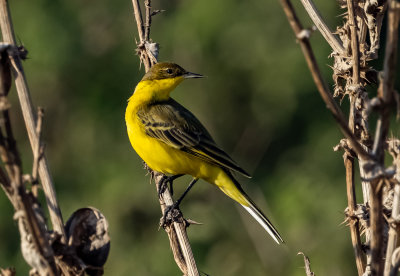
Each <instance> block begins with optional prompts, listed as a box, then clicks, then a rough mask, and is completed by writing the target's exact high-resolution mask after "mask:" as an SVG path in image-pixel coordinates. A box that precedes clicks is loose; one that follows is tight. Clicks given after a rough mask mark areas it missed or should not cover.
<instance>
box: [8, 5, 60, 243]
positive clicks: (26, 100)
mask: <svg viewBox="0 0 400 276" xmlns="http://www.w3.org/2000/svg"><path fill="white" fill-rule="evenodd" d="M0 26H1V31H2V34H3V39H4V42H6V43H9V44H10V45H16V41H15V35H14V30H13V25H12V21H11V16H10V12H9V7H8V1H7V0H0ZM10 59H11V63H12V65H13V73H14V77H15V85H16V87H17V92H18V97H19V102H20V104H21V110H22V114H23V117H24V120H25V125H26V129H27V132H28V136H29V141H30V143H31V147H32V149H34V147H35V145H37V144H38V140H39V138H38V135H37V133H36V114H35V112H34V108H33V105H32V100H31V98H30V93H29V88H28V85H27V82H26V78H25V74H24V70H23V67H22V63H21V59H20V57H19V54H17V53H16V54H13V55H11V56H10ZM39 176H40V179H41V182H42V186H43V190H44V193H45V195H46V200H47V205H48V208H49V213H50V219H51V222H52V225H53V228H54V230H55V231H56V232H58V233H59V234H60V235H61V237H62V239H63V240H64V241H65V239H66V237H65V231H64V224H63V219H62V215H61V211H60V208H59V205H58V201H57V197H56V193H55V189H54V185H53V180H52V178H51V175H50V171H49V168H48V163H47V159H46V157H45V156H43V158H41V159H40V161H39Z"/></svg>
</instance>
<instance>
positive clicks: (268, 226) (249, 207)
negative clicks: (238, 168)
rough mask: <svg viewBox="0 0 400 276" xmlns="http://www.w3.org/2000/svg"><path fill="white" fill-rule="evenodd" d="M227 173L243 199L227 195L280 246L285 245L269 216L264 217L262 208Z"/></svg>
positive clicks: (228, 173)
mask: <svg viewBox="0 0 400 276" xmlns="http://www.w3.org/2000/svg"><path fill="white" fill-rule="evenodd" d="M225 173H226V174H227V175H228V176H229V178H230V179H231V180H232V182H233V183H234V184H235V186H236V188H237V189H238V192H239V193H240V194H241V197H240V199H239V198H238V197H237V196H232V194H228V193H227V194H228V195H229V196H230V197H232V198H233V199H235V200H236V201H237V202H239V203H240V205H242V206H243V208H244V209H246V211H247V212H249V213H250V215H252V216H253V218H255V219H256V221H257V222H258V223H259V224H261V226H262V227H263V228H264V229H265V230H266V231H267V232H268V234H269V235H270V236H271V237H272V238H273V239H274V240H275V241H276V242H277V243H278V244H281V243H284V241H283V239H282V237H281V235H280V234H279V233H278V231H277V230H276V228H275V227H274V226H273V225H272V223H271V222H270V221H269V219H268V218H267V216H266V215H264V213H263V212H262V211H261V210H260V208H258V207H257V205H256V204H255V203H254V202H253V201H252V200H251V198H250V197H249V196H248V195H247V194H246V193H245V191H244V190H243V189H242V187H241V186H240V184H239V182H237V180H236V179H235V178H234V177H233V175H232V174H231V173H230V172H228V171H225ZM225 193H226V192H225Z"/></svg>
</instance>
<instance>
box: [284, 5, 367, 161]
mask: <svg viewBox="0 0 400 276" xmlns="http://www.w3.org/2000/svg"><path fill="white" fill-rule="evenodd" d="M280 2H281V4H282V6H283V10H284V12H285V14H286V17H287V18H288V20H289V23H290V25H291V27H292V29H293V31H294V33H295V35H296V37H297V39H298V41H299V43H300V46H301V49H302V51H303V54H304V57H305V58H306V61H307V65H308V68H309V69H310V71H311V74H312V77H313V79H314V82H315V84H316V86H317V88H318V92H319V93H320V95H321V97H322V99H323V100H324V102H325V103H326V105H327V108H328V109H329V110H330V111H331V112H332V115H333V117H334V118H335V120H336V121H337V122H338V124H339V126H340V128H341V130H342V132H343V134H344V136H345V137H346V138H347V139H348V140H349V143H350V144H351V146H352V148H353V150H354V151H355V152H356V153H357V155H358V156H359V157H360V158H362V159H369V158H370V155H369V154H368V153H367V152H366V151H365V149H364V148H363V147H362V146H361V145H360V143H359V142H358V141H357V138H356V137H355V136H354V133H353V132H352V131H351V130H350V129H349V127H348V125H347V122H346V120H345V117H344V115H343V112H342V111H341V110H340V108H339V107H338V105H337V104H336V102H335V100H334V99H333V96H332V94H331V93H330V92H329V89H328V86H327V84H326V83H325V81H324V80H323V78H322V75H321V71H320V70H319V67H318V64H317V61H316V59H315V56H314V53H313V51H312V48H311V44H310V41H309V39H308V37H307V36H305V35H303V33H302V31H303V27H302V25H301V23H300V21H299V19H298V18H297V15H296V13H295V11H294V8H293V6H292V4H291V2H290V1H289V0H280Z"/></svg>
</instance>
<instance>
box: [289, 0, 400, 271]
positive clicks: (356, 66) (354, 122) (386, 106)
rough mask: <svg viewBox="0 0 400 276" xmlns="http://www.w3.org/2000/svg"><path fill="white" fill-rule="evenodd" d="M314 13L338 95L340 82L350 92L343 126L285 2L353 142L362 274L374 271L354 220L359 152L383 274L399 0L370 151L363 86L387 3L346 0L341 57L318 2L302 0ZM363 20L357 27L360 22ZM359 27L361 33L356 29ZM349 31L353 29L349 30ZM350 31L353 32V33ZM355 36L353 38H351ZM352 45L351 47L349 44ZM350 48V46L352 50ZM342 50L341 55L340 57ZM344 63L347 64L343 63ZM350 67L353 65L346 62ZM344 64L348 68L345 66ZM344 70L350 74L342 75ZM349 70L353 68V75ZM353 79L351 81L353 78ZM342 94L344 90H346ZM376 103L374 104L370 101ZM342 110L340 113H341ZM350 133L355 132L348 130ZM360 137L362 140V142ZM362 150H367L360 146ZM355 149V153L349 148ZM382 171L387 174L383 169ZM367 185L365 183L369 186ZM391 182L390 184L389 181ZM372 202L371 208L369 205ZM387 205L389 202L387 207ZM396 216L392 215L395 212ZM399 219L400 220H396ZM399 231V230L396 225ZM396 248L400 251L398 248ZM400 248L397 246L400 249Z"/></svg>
mask: <svg viewBox="0 0 400 276" xmlns="http://www.w3.org/2000/svg"><path fill="white" fill-rule="evenodd" d="M302 2H303V5H304V6H305V8H306V10H307V12H308V13H309V15H310V17H311V18H312V19H313V21H314V23H315V24H316V25H317V27H318V29H319V30H320V31H321V33H322V34H323V35H324V37H325V38H326V40H327V41H328V43H329V44H330V45H331V47H332V48H333V50H334V56H335V65H336V62H338V63H339V64H338V65H337V66H338V67H335V68H334V69H335V70H337V71H335V75H334V77H335V79H334V80H335V84H336V85H339V89H337V90H336V89H335V93H336V92H337V91H338V93H340V92H341V90H340V88H341V87H342V85H341V83H340V81H343V82H346V90H347V91H346V94H349V98H350V114H349V125H348V127H347V126H344V125H343V121H342V119H344V116H343V114H342V113H341V111H340V110H338V111H336V108H337V106H335V102H333V98H332V99H330V98H331V97H329V96H330V92H329V90H328V89H327V86H326V84H325V83H324V81H323V80H322V78H321V76H320V73H319V69H318V67H317V65H316V62H315V58H314V56H313V53H312V50H311V46H310V43H309V41H308V35H307V33H306V32H305V31H303V28H302V26H301V24H300V22H299V20H298V19H297V17H296V14H295V12H294V10H293V7H292V5H291V3H290V1H289V0H281V3H282V6H283V9H284V11H285V13H286V16H287V17H288V20H289V23H290V25H291V27H292V29H293V30H294V32H295V34H296V37H297V38H298V40H299V43H300V46H301V48H302V50H303V53H304V55H305V58H306V60H307V64H308V66H309V68H310V71H311V73H312V75H313V78H314V82H315V83H316V86H317V88H318V90H319V92H320V94H321V96H322V98H323V99H324V101H325V102H326V103H327V106H328V108H329V109H330V110H331V111H332V113H333V114H334V117H335V119H336V120H337V122H338V123H339V125H340V127H341V129H342V132H343V134H344V135H345V136H346V138H347V139H348V142H349V149H346V154H345V167H346V181H347V195H348V205H349V207H348V209H349V217H350V231H351V236H352V243H353V247H354V250H355V255H356V263H357V269H358V274H359V275H362V274H363V272H364V271H366V272H365V273H366V274H367V275H369V271H368V270H367V269H368V268H367V267H366V264H365V260H364V255H363V252H362V250H361V241H360V233H359V231H360V230H359V225H358V223H357V222H358V219H356V218H354V211H355V209H356V199H355V193H354V160H353V159H352V158H349V157H350V156H349V155H347V154H348V152H351V151H354V152H355V153H356V157H357V158H358V159H359V160H358V161H359V165H360V176H361V182H362V184H363V194H364V200H365V201H364V203H365V204H366V206H367V207H370V209H369V211H370V212H369V214H370V221H369V222H370V224H369V226H367V229H366V243H367V245H369V246H370V248H371V250H370V251H369V252H367V257H368V261H369V262H368V264H367V265H370V267H371V273H372V275H382V272H383V257H382V253H383V250H384V246H385V245H384V243H383V240H384V236H383V234H385V236H386V234H387V233H383V224H384V221H383V194H382V193H383V191H382V185H383V183H389V181H390V179H388V177H391V176H390V175H388V176H387V175H386V174H385V172H383V171H384V170H385V166H384V159H383V157H384V149H385V143H386V139H387V134H388V131H389V121H390V104H391V102H392V101H393V98H394V97H393V95H394V78H395V77H394V76H395V72H396V70H395V69H396V60H397V57H396V53H397V44H398V42H397V41H398V26H399V21H400V19H399V18H400V4H399V2H398V1H395V0H389V2H388V6H389V18H388V28H387V30H388V35H387V42H386V51H385V63H384V70H383V77H382V80H381V81H380V86H379V90H378V98H379V100H380V101H379V106H378V109H379V111H380V117H379V119H378V121H377V126H376V133H375V140H374V145H373V147H372V152H371V154H370V153H369V150H368V148H369V147H370V144H369V133H368V115H369V113H368V110H367V106H368V104H369V102H370V101H369V99H368V97H367V95H366V93H365V89H364V85H365V83H366V81H370V79H369V78H368V76H367V73H368V70H370V68H369V67H368V66H367V65H366V61H367V60H371V59H373V58H376V57H377V54H376V49H378V48H379V34H380V29H381V22H382V18H383V13H384V11H385V8H386V3H385V2H386V1H361V2H360V1H356V0H346V1H342V4H343V3H346V4H345V6H347V10H348V12H347V20H348V21H347V22H345V26H344V27H343V28H342V29H340V30H339V31H341V33H339V34H340V38H341V39H342V41H343V44H344V43H347V42H350V43H347V44H346V46H345V48H346V50H347V49H351V51H347V52H348V53H349V54H350V53H351V55H350V56H348V55H349V54H347V53H344V54H342V55H341V56H340V52H339V51H337V45H335V44H334V43H333V42H334V39H333V37H334V36H333V35H332V34H330V33H329V32H328V33H326V32H327V30H328V29H329V28H327V27H326V26H325V24H324V21H323V20H322V18H321V17H320V15H319V14H318V12H317V10H316V8H315V6H314V5H313V3H312V2H311V0H302ZM357 24H358V25H357ZM367 26H368V29H369V42H370V43H371V45H370V49H369V50H370V51H369V52H368V47H367V42H366V34H367V29H366V27H367ZM357 27H358V28H359V31H357ZM349 31H350V32H349ZM349 33H350V35H348V34H349ZM349 37H350V38H349ZM349 44H350V45H349ZM350 47H351V48H350ZM338 52H339V56H337V54H338ZM340 62H342V64H340ZM347 65H350V68H349V67H348V66H347ZM343 68H345V69H343ZM340 70H344V71H340ZM343 72H345V73H343ZM348 72H351V74H350V75H349V74H348ZM350 80H351V81H350ZM342 93H343V92H342ZM371 106H372V105H371ZM338 114H339V115H338ZM349 132H350V133H349ZM359 140H361V141H362V143H363V144H360V143H361V142H360V143H359V142H358V141H359ZM359 148H362V150H361V149H359ZM349 150H350V151H349ZM381 172H382V173H381ZM365 184H366V185H365ZM386 186H389V185H386ZM396 189H398V188H396ZM368 205H369V206H368ZM385 206H386V205H385ZM392 215H393V214H392ZM397 219H398V218H397ZM397 231H399V230H398V229H397ZM391 233H392V235H398V233H396V231H394V230H393V229H392V230H391ZM389 240H392V243H394V244H392V245H391V249H390V252H389V248H388V252H387V256H386V259H387V262H386V267H385V275H388V274H387V273H388V271H390V272H391V273H393V268H392V269H391V266H390V265H388V264H390V261H388V259H392V257H393V258H394V257H395V256H394V254H395V253H392V252H393V249H394V247H395V245H396V243H395V240H396V239H395V238H392V237H391V235H389ZM395 251H396V250H395ZM398 251H400V250H397V251H396V252H398ZM398 259H399V258H397V257H396V265H394V267H396V268H397V267H398V264H399V262H398Z"/></svg>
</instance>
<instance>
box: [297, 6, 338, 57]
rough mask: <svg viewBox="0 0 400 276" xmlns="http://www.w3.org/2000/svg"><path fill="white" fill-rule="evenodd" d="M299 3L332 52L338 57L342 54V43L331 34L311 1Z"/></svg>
mask: <svg viewBox="0 0 400 276" xmlns="http://www.w3.org/2000/svg"><path fill="white" fill-rule="evenodd" d="M301 3H302V4H303V6H304V8H305V9H306V11H307V13H308V15H309V16H310V18H311V20H312V21H313V22H314V24H315V26H316V27H317V28H318V30H319V31H320V32H321V34H322V35H323V37H324V38H325V39H326V41H327V42H328V43H329V45H330V46H331V47H332V49H333V51H335V52H336V53H337V54H340V55H342V54H344V48H343V45H342V42H341V41H340V40H339V39H338V38H337V37H336V36H335V35H334V34H333V33H332V31H331V29H330V28H329V27H328V26H327V25H326V23H325V22H324V20H323V19H322V17H321V15H320V13H319V12H318V10H317V8H316V6H315V4H314V3H313V1H312V0H301Z"/></svg>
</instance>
